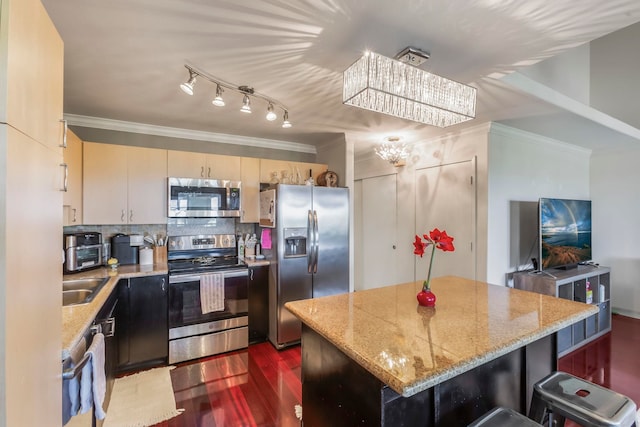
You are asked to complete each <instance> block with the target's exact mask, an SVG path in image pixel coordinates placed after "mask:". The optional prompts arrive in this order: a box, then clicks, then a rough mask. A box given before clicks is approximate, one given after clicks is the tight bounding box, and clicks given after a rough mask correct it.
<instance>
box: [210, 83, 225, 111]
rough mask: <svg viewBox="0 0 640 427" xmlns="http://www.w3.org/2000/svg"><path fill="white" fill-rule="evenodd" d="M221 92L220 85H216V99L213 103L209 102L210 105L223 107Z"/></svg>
mask: <svg viewBox="0 0 640 427" xmlns="http://www.w3.org/2000/svg"><path fill="white" fill-rule="evenodd" d="M222 92H224V91H223V90H222V87H220V85H216V97H215V98H213V101H211V103H212V104H213V105H215V106H216V107H224V99H222Z"/></svg>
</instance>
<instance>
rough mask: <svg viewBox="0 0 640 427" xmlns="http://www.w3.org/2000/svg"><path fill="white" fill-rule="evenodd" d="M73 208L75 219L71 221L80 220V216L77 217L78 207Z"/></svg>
mask: <svg viewBox="0 0 640 427" xmlns="http://www.w3.org/2000/svg"><path fill="white" fill-rule="evenodd" d="M71 210H72V211H73V219H72V220H71V222H76V221H77V220H78V217H77V213H78V209H76V208H72V209H71Z"/></svg>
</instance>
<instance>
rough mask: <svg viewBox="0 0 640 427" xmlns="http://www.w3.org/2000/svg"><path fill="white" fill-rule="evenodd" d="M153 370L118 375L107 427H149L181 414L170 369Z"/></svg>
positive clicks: (169, 367) (106, 420) (107, 418)
mask: <svg viewBox="0 0 640 427" xmlns="http://www.w3.org/2000/svg"><path fill="white" fill-rule="evenodd" d="M173 368H175V366H167V367H162V368H155V369H150V370H148V371H143V372H139V373H137V374H134V375H129V376H126V377H122V378H116V381H115V383H114V385H113V392H112V394H111V402H110V403H109V409H108V410H107V416H106V418H105V420H104V427H148V426H152V425H154V424H157V423H160V422H162V421H165V420H168V419H170V418H173V417H175V416H177V415H180V414H181V413H182V412H183V411H184V409H176V401H175V398H174V395H173V386H172V385H171V375H170V371H171V369H173Z"/></svg>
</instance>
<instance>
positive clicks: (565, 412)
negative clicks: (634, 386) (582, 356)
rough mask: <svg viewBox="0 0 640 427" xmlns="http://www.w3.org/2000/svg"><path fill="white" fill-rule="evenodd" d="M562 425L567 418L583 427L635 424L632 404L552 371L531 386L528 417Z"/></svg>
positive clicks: (615, 426) (614, 426)
mask: <svg viewBox="0 0 640 427" xmlns="http://www.w3.org/2000/svg"><path fill="white" fill-rule="evenodd" d="M546 415H549V421H553V422H554V424H553V425H554V426H555V425H558V426H564V421H565V418H568V419H570V420H572V421H574V422H576V423H578V424H580V425H582V426H586V427H631V426H635V425H636V404H635V403H634V402H633V400H631V399H629V398H628V397H626V396H623V395H622V394H619V393H616V392H615V391H611V390H609V389H606V388H604V387H600V386H599V385H596V384H593V383H591V382H589V381H585V380H583V379H580V378H577V377H574V376H573V375H570V374H567V373H564V372H554V373H552V374H551V375H548V376H547V377H546V378H544V379H542V380H540V381H539V382H538V383H536V384H535V385H534V387H533V397H532V399H531V409H530V410H529V418H531V419H532V420H534V421H536V422H538V423H541V424H542V423H544V419H545V416H546Z"/></svg>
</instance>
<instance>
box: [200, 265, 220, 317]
mask: <svg viewBox="0 0 640 427" xmlns="http://www.w3.org/2000/svg"><path fill="white" fill-rule="evenodd" d="M200 308H201V309H202V314H207V313H211V312H213V311H222V310H224V273H209V274H201V275H200Z"/></svg>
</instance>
